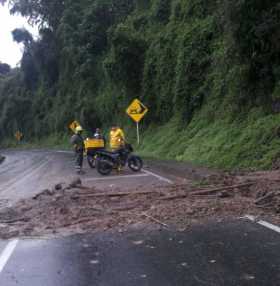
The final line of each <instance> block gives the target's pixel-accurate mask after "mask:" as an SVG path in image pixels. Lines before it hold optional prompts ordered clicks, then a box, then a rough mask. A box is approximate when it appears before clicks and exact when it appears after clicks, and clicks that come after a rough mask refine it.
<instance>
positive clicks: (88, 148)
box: [84, 138, 105, 169]
mask: <svg viewBox="0 0 280 286" xmlns="http://www.w3.org/2000/svg"><path fill="white" fill-rule="evenodd" d="M84 144H85V155H86V157H87V161H88V164H89V166H90V167H91V168H93V169H94V168H95V167H96V158H97V153H98V152H99V151H103V150H104V149H105V142H104V140H103V139H96V138H93V139H90V138H87V139H86V140H85V141H84Z"/></svg>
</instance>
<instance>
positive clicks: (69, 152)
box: [55, 150, 74, 154]
mask: <svg viewBox="0 0 280 286" xmlns="http://www.w3.org/2000/svg"><path fill="white" fill-rule="evenodd" d="M55 152H56V153H65V154H74V152H73V151H63V150H58V151H55Z"/></svg>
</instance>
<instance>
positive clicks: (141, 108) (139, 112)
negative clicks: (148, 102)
mask: <svg viewBox="0 0 280 286" xmlns="http://www.w3.org/2000/svg"><path fill="white" fill-rule="evenodd" d="M147 112H148V108H147V107H146V106H145V105H144V104H143V103H142V102H141V101H140V100H138V99H134V100H133V102H132V103H131V104H130V105H129V107H128V108H127V110H126V113H127V114H128V116H130V117H131V118H132V119H133V120H134V121H135V122H140V120H141V119H142V118H143V117H144V116H145V114H146V113H147Z"/></svg>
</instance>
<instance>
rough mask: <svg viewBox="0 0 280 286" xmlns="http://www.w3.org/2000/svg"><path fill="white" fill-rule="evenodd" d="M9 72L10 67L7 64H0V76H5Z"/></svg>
mask: <svg viewBox="0 0 280 286" xmlns="http://www.w3.org/2000/svg"><path fill="white" fill-rule="evenodd" d="M10 71H11V67H10V66H9V65H8V64H5V63H1V62H0V75H6V74H8V73H9V72H10Z"/></svg>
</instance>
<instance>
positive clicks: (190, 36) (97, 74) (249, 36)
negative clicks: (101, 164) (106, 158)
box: [0, 0, 280, 167]
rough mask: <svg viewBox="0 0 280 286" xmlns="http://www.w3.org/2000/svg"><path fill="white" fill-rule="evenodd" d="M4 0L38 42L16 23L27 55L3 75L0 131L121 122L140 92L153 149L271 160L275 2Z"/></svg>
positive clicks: (277, 69) (216, 160)
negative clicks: (36, 26) (35, 28)
mask: <svg viewBox="0 0 280 286" xmlns="http://www.w3.org/2000/svg"><path fill="white" fill-rule="evenodd" d="M10 2H11V4H12V7H13V8H12V12H13V13H16V12H19V13H21V14H22V15H24V16H26V17H29V19H30V20H31V21H34V22H38V23H40V25H41V31H40V39H39V40H38V41H34V40H33V39H32V38H30V35H27V34H26V33H24V31H20V30H17V31H15V32H14V38H15V40H17V41H18V42H23V43H24V45H25V52H24V55H23V59H22V66H21V70H20V71H17V72H15V73H14V74H12V75H9V76H8V77H7V76H5V78H4V79H2V80H1V83H0V86H1V89H0V109H1V116H0V132H1V134H0V135H1V136H11V135H12V133H13V132H14V130H15V128H20V129H22V130H23V132H24V133H25V134H26V137H30V138H34V137H36V138H38V137H42V136H47V135H50V134H53V133H58V134H59V133H62V132H65V130H66V128H67V124H68V123H69V122H70V121H71V120H72V119H78V120H81V121H82V122H83V124H84V125H85V126H86V127H87V128H94V127H96V126H100V125H109V124H111V123H112V122H116V121H118V122H119V123H122V124H124V125H126V124H127V121H128V120H127V118H126V117H124V116H123V110H124V108H125V107H126V106H127V104H128V103H129V102H130V101H131V100H132V98H135V97H139V98H140V99H142V100H143V102H144V103H145V104H146V105H148V106H149V108H150V113H149V115H148V116H147V118H145V121H144V124H145V126H146V128H148V131H147V133H146V134H147V137H145V142H144V143H145V144H144V145H143V150H145V151H146V152H148V153H150V154H157V155H159V156H168V157H171V158H174V157H176V158H177V159H187V160H192V161H197V162H201V163H212V164H213V165H218V166H231V167H233V166H252V165H254V166H255V165H257V164H260V165H261V166H268V165H269V164H270V162H271V159H272V158H273V157H275V155H276V153H277V148H278V143H277V132H276V131H275V130H276V129H277V121H278V117H279V116H278V115H277V113H278V112H279V96H280V94H279V92H280V56H279V53H280V4H279V1H277V0H271V1H263V0H244V1H236V0H210V1H207V0H153V1H152V0H94V1H92V0H91V1H90V0H79V1H77V0H66V1H65V0H64V1H62V0H58V1H47V0H41V1H39V0H28V1H23V0H11V1H10ZM160 126H162V127H160ZM163 126H164V127H163ZM260 128H261V130H262V131H260ZM162 129H164V130H167V133H168V134H169V135H170V137H174V136H175V137H177V138H176V140H179V143H178V145H176V146H174V145H171V146H170V144H169V143H168V142H169V140H171V139H166V138H165V131H164V132H163V131H162ZM262 133H263V134H265V136H264V137H265V139H263V138H260V136H261V134H262ZM247 139H248V140H247ZM249 142H250V143H249ZM230 146H231V147H230ZM265 146H269V147H265ZM253 150H254V151H253ZM203 154H204V155H203ZM251 159H252V161H251ZM250 162H251V163H250Z"/></svg>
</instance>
